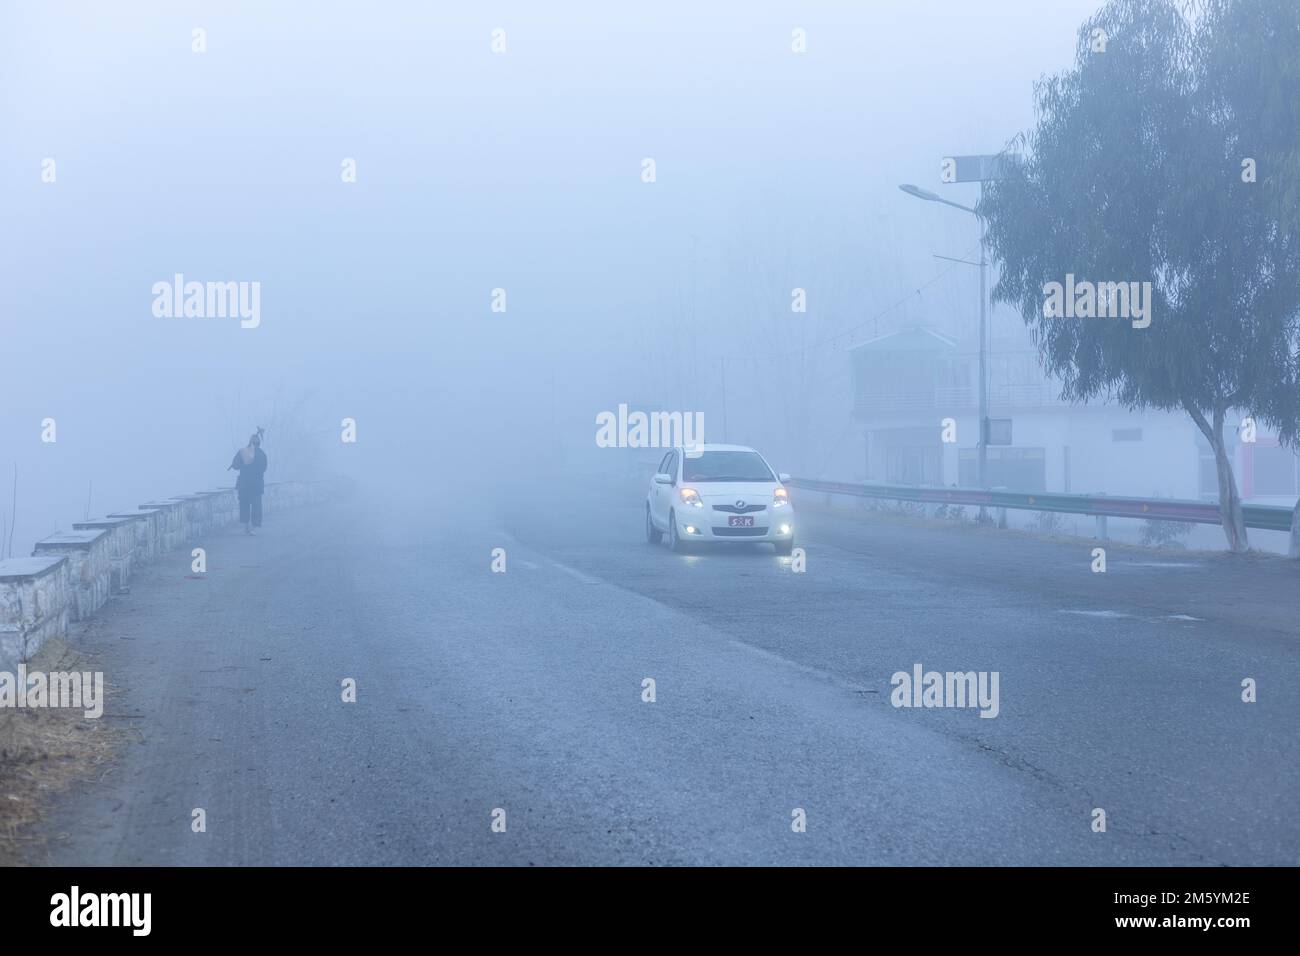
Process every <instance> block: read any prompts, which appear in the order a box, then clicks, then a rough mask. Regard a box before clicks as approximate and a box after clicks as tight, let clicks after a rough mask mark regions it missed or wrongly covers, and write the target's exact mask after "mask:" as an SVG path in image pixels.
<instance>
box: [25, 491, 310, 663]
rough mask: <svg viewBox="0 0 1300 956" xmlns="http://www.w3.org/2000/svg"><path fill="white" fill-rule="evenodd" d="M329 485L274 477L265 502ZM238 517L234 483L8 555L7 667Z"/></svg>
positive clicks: (83, 524) (300, 497)
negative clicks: (154, 565)
mask: <svg viewBox="0 0 1300 956" xmlns="http://www.w3.org/2000/svg"><path fill="white" fill-rule="evenodd" d="M329 489H330V485H329V483H328V482H323V481H269V482H267V483H266V493H265V495H264V497H263V499H262V503H263V507H264V508H265V510H266V512H267V513H268V514H274V513H275V512H277V511H283V510H285V509H287V508H294V507H298V506H300V505H308V504H315V503H317V502H320V501H323V500H325V498H326V497H327V494H328V491H329ZM238 519H239V499H238V498H237V497H236V495H235V490H234V489H233V488H218V489H213V490H208V491H199V492H194V493H192V494H188V495H177V496H176V497H175V498H170V499H166V500H163V501H150V502H146V503H144V504H142V505H140V506H139V507H138V508H137V509H136V510H134V511H129V510H124V511H115V512H113V513H111V514H108V515H105V516H104V517H102V518H92V519H89V520H86V521H78V522H75V523H74V524H73V526H72V530H71V531H59V532H56V533H55V534H52V535H50V536H49V537H47V538H43V539H41V540H40V541H38V542H36V547H35V549H34V550H33V552H32V556H31V557H29V558H10V559H9V560H7V561H0V670H9V671H12V670H13V668H14V667H15V666H16V665H17V664H18V662H19V661H24V660H27V659H28V658H29V657H31V655H33V654H35V653H36V651H37V650H39V649H40V646H41V645H42V644H43V643H44V642H45V641H46V640H48V639H49V638H51V637H55V636H60V635H66V634H67V632H68V627H69V624H70V623H71V622H72V621H78V620H84V619H85V618H87V617H89V616H90V615H92V614H94V613H95V612H96V611H97V610H99V609H100V608H101V607H103V606H104V603H105V602H106V601H107V600H108V599H109V597H110V596H111V595H112V594H113V593H115V592H119V591H122V590H124V589H126V588H127V587H128V585H129V582H130V580H131V574H132V572H133V571H134V570H135V569H137V568H139V567H140V566H142V565H145V564H149V563H151V562H153V561H156V560H157V559H158V558H159V557H160V556H161V555H162V554H164V553H165V552H167V551H172V550H175V549H177V548H180V547H182V546H187V545H194V544H200V543H201V542H200V540H199V539H200V538H202V536H203V535H206V534H207V533H209V532H211V531H214V530H217V529H219V528H223V527H227V526H229V525H231V524H233V523H234V522H236V521H237V520H238Z"/></svg>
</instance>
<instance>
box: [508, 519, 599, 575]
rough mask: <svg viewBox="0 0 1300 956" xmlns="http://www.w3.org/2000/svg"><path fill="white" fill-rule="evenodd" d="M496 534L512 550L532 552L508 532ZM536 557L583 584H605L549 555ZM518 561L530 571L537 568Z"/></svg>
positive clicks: (534, 565) (527, 562) (526, 562)
mask: <svg viewBox="0 0 1300 956" xmlns="http://www.w3.org/2000/svg"><path fill="white" fill-rule="evenodd" d="M496 533H497V534H498V535H499V536H500V537H502V538H505V539H506V541H507V542H508V543H509V544H510V546H511V547H512V548H513V547H518V548H521V549H525V550H528V551H530V552H533V549H532V548H529V547H528V546H527V545H525V544H522V543H520V541H519V539H518V538H516V537H515V536H514V535H512V534H511V533H510V532H508V531H498V532H496ZM534 553H535V552H534ZM538 556H539V557H540V558H541V559H542V560H543V561H545V562H546V563H547V564H553V565H555V566H556V567H557V568H559V569H560V570H561V571H563V572H564V573H565V574H569V575H572V576H573V577H575V578H577V579H578V580H579V581H581V582H582V583H583V584H604V583H605V582H604V581H602V580H600V579H599V578H593V577H592V576H591V575H589V574H583V573H582V572H581V571H579V570H577V569H576V568H571V567H569V566H568V565H567V564H563V563H561V562H559V561H556V560H555V559H554V558H553V557H551V556H550V555H549V554H540V555H538ZM518 560H519V563H520V564H522V565H524V567H527V568H532V569H534V570H535V569H536V568H537V567H538V566H537V565H536V564H533V563H532V562H530V561H525V560H523V559H518Z"/></svg>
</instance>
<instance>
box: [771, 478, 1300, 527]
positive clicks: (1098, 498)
mask: <svg viewBox="0 0 1300 956" xmlns="http://www.w3.org/2000/svg"><path fill="white" fill-rule="evenodd" d="M786 484H788V485H790V486H791V487H794V488H803V489H805V490H807V491H824V492H827V493H828V494H834V495H853V496H854V497H857V498H886V499H892V500H897V501H916V502H921V503H924V504H935V505H942V504H952V505H983V506H987V507H990V508H1015V509H1019V510H1022V511H1060V512H1063V513H1065V514H1076V515H1091V516H1093V517H1097V518H1150V519H1155V520H1158V521H1186V522H1191V523H1194V524H1221V523H1222V522H1221V521H1220V518H1219V506H1218V504H1217V503H1212V502H1205V501H1187V500H1184V499H1179V498H1121V497H1111V496H1109V495H1067V494H1059V493H1057V492H1049V491H1005V490H999V489H981V488H922V487H913V486H910V485H879V484H874V483H857V484H854V483H850V482H842V481H814V480H812V479H810V478H792V479H790V481H788V482H786ZM1241 510H1242V516H1243V517H1244V518H1245V519H1246V527H1247V528H1259V529H1261V530H1264V531H1290V530H1291V509H1290V508H1287V507H1284V506H1282V505H1242V506H1241Z"/></svg>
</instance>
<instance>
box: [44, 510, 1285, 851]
mask: <svg viewBox="0 0 1300 956" xmlns="http://www.w3.org/2000/svg"><path fill="white" fill-rule="evenodd" d="M574 504H575V510H573V511H570V512H567V513H564V512H562V511H561V510H559V509H556V510H555V511H554V512H545V513H538V512H535V511H534V512H531V513H528V512H526V513H521V514H510V513H504V514H502V515H501V517H500V518H499V519H493V520H489V521H482V520H477V519H475V517H474V510H473V509H468V508H465V509H457V508H453V507H451V506H448V510H447V513H445V514H431V513H428V511H427V508H428V505H427V503H425V504H420V503H417V502H411V503H409V504H407V505H403V506H400V507H399V506H396V505H394V506H393V507H392V508H391V510H390V511H387V512H385V513H381V514H378V515H376V514H373V513H371V511H370V510H369V509H367V508H366V507H365V506H364V504H363V502H362V501H360V500H357V501H352V502H341V503H336V504H333V505H330V506H326V507H322V508H316V509H304V510H301V511H296V512H290V513H286V514H281V515H268V516H267V528H266V529H265V533H264V534H263V535H262V536H260V537H256V538H248V537H244V536H242V535H241V534H238V533H235V532H221V533H218V534H216V535H214V536H213V537H212V538H211V539H210V540H208V541H206V542H202V543H203V544H204V545H205V546H206V547H207V551H208V572H207V574H206V576H204V577H203V578H201V579H200V578H195V577H190V576H189V574H190V568H189V561H190V559H189V556H188V549H186V550H184V551H178V552H173V553H172V554H170V555H168V556H166V557H165V558H164V559H163V560H162V561H161V562H160V563H158V564H156V565H154V566H152V567H150V568H148V569H146V570H145V571H144V573H143V574H141V575H139V576H138V577H136V578H135V579H134V581H133V586H132V591H131V593H130V594H129V595H124V596H121V597H118V598H116V599H114V600H113V601H112V602H110V604H109V606H108V607H106V608H105V609H104V611H103V612H101V615H100V617H101V621H102V623H101V624H99V625H97V626H96V627H95V628H94V629H92V631H91V632H90V633H89V634H87V635H86V636H85V638H84V640H86V641H87V642H88V643H89V649H90V650H91V651H92V652H93V653H94V654H95V655H97V657H98V659H99V660H100V661H101V666H102V668H103V669H104V671H105V673H106V676H107V679H108V680H109V682H110V683H112V684H113V685H114V687H115V688H116V692H115V694H114V696H112V697H111V698H110V701H109V704H108V708H107V715H106V718H105V719H110V720H115V721H118V722H119V723H120V725H121V726H123V727H124V728H127V729H128V730H129V731H130V733H129V734H128V740H129V742H128V743H127V744H126V745H125V746H124V748H123V750H122V753H121V755H120V757H119V759H118V760H117V762H116V764H115V765H114V767H113V768H112V770H111V771H110V772H109V773H107V774H105V775H104V776H103V778H102V779H101V780H99V781H97V782H95V783H93V784H89V785H86V786H84V787H82V788H80V789H78V790H77V791H75V792H72V793H70V794H68V795H66V796H65V797H64V798H63V799H62V800H61V801H60V802H59V804H58V805H57V807H56V808H55V810H54V812H53V813H52V815H51V816H50V818H49V819H48V821H47V824H46V827H45V829H46V831H47V833H48V836H49V839H48V842H47V844H46V846H45V849H44V850H43V851H40V852H39V853H37V854H36V858H34V859H32V860H31V862H33V863H62V864H97V865H109V864H144V863H154V864H216V865H223V864H320V865H330V864H432V863H445V864H520V865H528V864H711V863H726V864H813V863H822V864H941V865H944V864H1020V863H1023V864H1048V865H1055V864H1084V865H1100V864H1118V865H1133V864H1211V865H1213V864H1233V865H1257V864H1291V865H1294V864H1297V863H1300V822H1297V816H1296V813H1295V809H1296V800H1295V795H1296V793H1297V792H1300V759H1298V758H1300V754H1298V752H1297V751H1298V747H1297V734H1296V728H1297V721H1296V717H1297V714H1300V661H1298V653H1297V639H1298V637H1300V587H1298V585H1300V570H1297V568H1296V567H1295V566H1294V565H1292V564H1287V563H1286V562H1283V561H1278V560H1271V559H1261V558H1253V557H1247V558H1244V559H1231V558H1227V557H1217V556H1206V555H1200V554H1178V553H1173V552H1170V553H1160V554H1156V553H1154V552H1141V551H1125V550H1122V549H1116V548H1112V549H1110V553H1109V554H1108V569H1107V571H1106V573H1104V574H1095V573H1093V572H1092V571H1091V568H1090V564H1091V560H1092V558H1091V555H1090V551H1091V548H1092V547H1093V546H1094V544H1093V543H1092V542H1088V541H1067V542H1054V541H1043V540H1036V539H1032V538H1028V537H1025V536H1021V535H1018V534H1014V533H1006V532H995V531H982V530H976V529H970V528H967V529H956V528H936V527H926V526H921V525H918V524H916V523H912V522H907V521H898V520H890V519H883V518H868V517H866V516H863V515H859V514H857V513H855V512H853V511H852V510H844V511H836V512H830V511H819V510H816V509H814V508H811V507H803V508H800V510H799V517H798V529H799V531H798V533H799V542H798V543H799V545H800V546H801V547H803V548H805V549H806V552H807V569H806V571H805V572H804V573H794V572H793V571H792V570H791V565H790V559H788V558H778V557H777V556H775V555H774V554H773V552H772V550H771V548H770V546H763V545H745V546H742V547H739V548H734V549H728V550H725V551H720V552H709V553H702V554H693V555H685V556H682V555H674V554H672V553H670V552H669V551H667V550H666V549H665V548H662V547H651V546H649V545H647V544H645V543H644V540H643V537H642V523H641V522H642V518H641V510H640V503H639V502H638V501H636V500H634V499H633V500H629V501H627V502H626V503H623V504H614V503H612V502H609V503H601V502H598V501H597V502H577V503H574ZM488 513H491V512H488ZM497 547H501V548H504V549H505V550H506V561H507V570H506V572H505V573H493V572H492V571H491V570H490V567H489V565H490V561H491V551H492V549H493V548H497ZM915 664H921V665H922V666H923V668H924V669H925V670H937V671H969V670H974V671H989V672H992V671H996V672H998V674H999V712H998V715H997V716H996V717H995V718H992V719H988V718H981V717H979V716H978V711H977V710H975V709H971V708H916V709H908V708H896V707H894V706H892V705H891V702H890V695H891V690H892V687H891V684H890V678H891V675H892V674H894V673H895V672H896V671H907V672H910V671H911V670H912V669H913V666H914V665H915ZM348 678H351V679H353V680H355V682H356V688H357V690H356V701H355V702H354V703H346V702H344V701H343V700H342V696H343V691H342V685H343V681H344V680H345V679H348ZM647 678H650V679H652V680H653V681H654V696H655V699H654V702H646V701H645V700H643V694H644V691H643V688H644V686H645V685H644V681H645V680H646V679H647ZM1245 678H1253V679H1255V680H1256V681H1257V684H1258V700H1257V702H1255V703H1244V702H1243V701H1242V699H1241V694H1242V687H1241V682H1242V680H1243V679H1245ZM195 808H202V809H203V810H204V812H205V814H206V832H202V833H195V832H193V831H192V827H191V821H192V819H193V811H194V809H195ZM1096 808H1101V809H1103V810H1104V811H1105V814H1106V830H1105V832H1094V830H1093V823H1094V819H1095V817H1094V809H1096ZM494 811H504V815H502V814H501V813H495V815H494ZM797 811H802V814H803V817H804V818H805V819H806V830H805V832H796V829H797V828H796V827H794V826H792V822H793V821H795V820H796V817H797V816H798V814H797ZM494 819H496V820H498V821H501V820H502V819H503V820H504V824H505V827H504V832H494V829H493V822H494ZM498 826H499V823H498Z"/></svg>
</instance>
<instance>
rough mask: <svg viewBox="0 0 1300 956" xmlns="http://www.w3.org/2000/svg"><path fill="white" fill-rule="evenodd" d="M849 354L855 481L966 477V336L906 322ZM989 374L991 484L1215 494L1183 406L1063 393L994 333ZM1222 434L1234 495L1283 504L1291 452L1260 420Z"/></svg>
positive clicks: (1298, 467) (973, 418)
mask: <svg viewBox="0 0 1300 956" xmlns="http://www.w3.org/2000/svg"><path fill="white" fill-rule="evenodd" d="M850 355H851V361H852V363H853V384H854V403H853V410H852V416H853V420H854V421H855V422H856V423H857V424H858V426H859V428H860V432H859V433H860V434H861V436H862V454H863V459H862V461H863V468H864V473H863V474H864V477H865V478H866V480H868V481H880V482H886V483H889V484H903V485H960V486H963V487H974V486H976V485H977V484H978V481H977V467H978V466H977V457H976V456H977V448H976V439H977V436H978V434H979V417H978V390H977V383H978V380H979V376H978V369H979V356H978V352H977V348H976V340H975V337H974V336H971V337H970V341H969V342H964V341H959V340H958V339H956V338H952V337H950V336H949V335H945V334H944V333H942V332H940V331H937V330H935V329H934V328H931V327H928V326H924V325H914V326H912V327H910V328H906V329H903V330H900V331H896V332H892V333H889V334H887V335H882V336H880V337H879V338H876V339H873V340H871V341H869V342H865V343H863V344H862V345H859V346H857V347H856V348H854V349H852V350H851V352H850ZM989 382H990V387H989V412H988V414H989V418H990V419H1010V421H1011V443H1010V444H1008V445H992V444H991V445H990V446H989V449H988V484H989V486H990V487H993V488H998V487H1003V488H1010V489H1014V490H1017V491H1060V492H1076V493H1096V492H1104V493H1107V494H1111V495H1136V496H1142V497H1167V498H1203V499H1213V500H1217V495H1218V492H1217V479H1216V476H1215V468H1214V455H1213V452H1211V450H1210V446H1209V443H1208V442H1206V440H1205V438H1204V436H1203V435H1202V434H1201V432H1200V430H1199V429H1198V428H1197V427H1196V425H1195V424H1194V423H1193V422H1192V421H1191V419H1190V418H1188V416H1187V415H1185V414H1183V413H1181V412H1178V413H1174V412H1156V411H1149V412H1129V411H1126V410H1125V409H1123V408H1121V407H1119V406H1116V405H1107V404H1101V403H1095V402H1094V403H1089V404H1086V405H1071V404H1069V403H1067V402H1063V401H1061V400H1060V398H1059V397H1058V396H1059V393H1060V388H1059V385H1058V384H1057V383H1055V382H1054V381H1052V380H1051V379H1049V378H1048V377H1047V376H1046V375H1045V374H1044V373H1043V370H1042V367H1041V365H1040V363H1039V359H1038V354H1037V352H1036V351H1035V350H1034V349H1033V347H1032V346H1030V345H1028V344H1027V343H1025V342H1024V341H1023V340H1022V341H1016V340H1014V339H1011V340H1008V341H995V342H994V343H993V345H992V347H991V348H990V353H989ZM945 418H951V419H953V420H954V421H955V422H956V439H957V440H956V441H955V442H954V443H951V444H946V443H944V442H943V441H942V440H941V436H942V425H941V423H942V421H943V420H944V419H945ZM1239 420H1240V419H1239V417H1235V418H1231V419H1230V421H1232V422H1234V424H1235V423H1236V422H1238V421H1239ZM1225 432H1226V433H1227V435H1226V437H1227V439H1228V447H1229V454H1230V455H1231V457H1232V461H1233V467H1234V469H1235V471H1236V475H1237V483H1238V489H1239V490H1240V493H1241V496H1242V498H1243V500H1248V501H1257V502H1260V503H1269V504H1285V505H1288V506H1290V505H1292V504H1294V503H1295V500H1296V495H1297V493H1300V460H1298V459H1297V456H1296V454H1295V453H1293V452H1292V451H1290V450H1288V449H1283V448H1279V447H1278V443H1277V441H1276V439H1275V438H1273V437H1271V436H1269V435H1267V434H1265V433H1264V432H1263V431H1262V430H1261V431H1260V432H1259V435H1258V440H1257V441H1256V442H1255V443H1253V444H1251V443H1243V442H1241V441H1240V440H1239V439H1238V435H1237V429H1236V428H1235V427H1231V426H1229V427H1227V428H1225Z"/></svg>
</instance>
